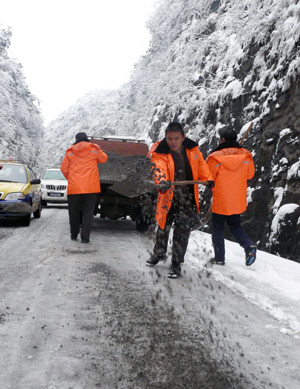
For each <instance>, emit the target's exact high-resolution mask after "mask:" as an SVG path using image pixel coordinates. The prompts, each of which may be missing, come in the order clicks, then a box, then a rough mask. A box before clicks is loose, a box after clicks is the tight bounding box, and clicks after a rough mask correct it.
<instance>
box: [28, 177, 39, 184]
mask: <svg viewBox="0 0 300 389" xmlns="http://www.w3.org/2000/svg"><path fill="white" fill-rule="evenodd" d="M40 183H41V180H40V179H39V178H35V179H34V180H31V181H30V184H31V185H38V184H40Z"/></svg>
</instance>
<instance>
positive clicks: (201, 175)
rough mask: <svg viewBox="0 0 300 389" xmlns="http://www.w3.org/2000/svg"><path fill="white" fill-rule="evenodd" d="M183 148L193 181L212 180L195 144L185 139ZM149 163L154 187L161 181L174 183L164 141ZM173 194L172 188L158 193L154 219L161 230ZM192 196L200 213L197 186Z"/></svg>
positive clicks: (173, 175) (171, 165) (172, 170)
mask: <svg viewBox="0 0 300 389" xmlns="http://www.w3.org/2000/svg"><path fill="white" fill-rule="evenodd" d="M183 146H184V147H185V150H186V154H187V158H188V160H189V164H190V167H191V170H192V174H193V180H201V181H209V180H212V176H211V174H210V172H209V169H208V167H207V164H206V162H205V160H204V159H203V156H202V153H201V152H200V150H199V147H198V145H197V143H195V142H194V141H192V140H191V139H188V138H186V139H185V140H184V142H183ZM151 163H152V164H153V169H152V173H153V179H154V182H155V184H156V185H158V184H159V182H160V181H163V180H169V181H174V177H175V165H174V161H173V158H172V156H171V154H170V151H169V147H168V145H167V142H166V141H165V139H164V140H163V141H161V142H160V143H159V144H158V146H157V148H156V150H155V151H153V152H152V156H151ZM173 194H174V186H172V187H171V188H170V189H169V190H167V191H166V192H165V193H161V191H160V190H159V191H158V199H157V205H156V214H155V219H156V221H157V224H158V225H159V227H160V228H161V229H164V228H165V224H166V219H167V214H168V212H169V210H170V208H171V205H172V200H173ZM194 196H195V201H196V205H197V209H198V212H199V213H200V211H199V187H198V185H194Z"/></svg>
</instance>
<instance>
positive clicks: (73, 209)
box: [68, 193, 97, 240]
mask: <svg viewBox="0 0 300 389" xmlns="http://www.w3.org/2000/svg"><path fill="white" fill-rule="evenodd" d="M96 199H97V193H84V194H71V195H68V209H69V220H70V231H71V235H72V236H74V237H77V235H78V234H79V231H80V225H81V239H83V240H89V239H90V233H91V228H92V223H93V215H94V209H95V204H96Z"/></svg>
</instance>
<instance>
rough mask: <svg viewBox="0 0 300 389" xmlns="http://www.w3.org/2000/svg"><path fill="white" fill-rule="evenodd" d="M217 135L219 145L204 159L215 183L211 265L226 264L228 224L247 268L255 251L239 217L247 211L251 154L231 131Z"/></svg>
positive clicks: (252, 170)
mask: <svg viewBox="0 0 300 389" xmlns="http://www.w3.org/2000/svg"><path fill="white" fill-rule="evenodd" d="M219 135H220V138H221V143H220V145H219V146H218V147H217V148H216V149H215V150H214V151H213V152H212V153H211V154H210V155H209V156H208V158H207V164H208V167H209V170H210V172H211V174H212V177H213V180H214V182H215V187H214V189H213V201H212V242H213V247H214V252H215V258H214V259H213V262H214V263H216V264H219V265H224V264H225V245H224V227H225V222H227V224H228V226H229V228H230V231H231V233H232V234H233V235H234V236H235V238H236V239H237V241H238V243H239V244H240V245H241V246H242V247H243V248H244V250H245V255H246V265H247V266H250V265H252V264H253V263H254V261H255V258H256V247H255V245H254V244H253V241H252V240H251V239H250V238H249V236H248V235H247V233H246V232H245V231H244V229H243V228H242V226H241V217H240V215H241V213H243V212H244V211H245V210H246V209H247V182H248V180H250V179H251V178H252V177H253V176H254V170H255V168H254V163H253V159H252V154H251V153H250V151H248V150H246V149H245V148H243V147H241V146H240V145H239V143H238V142H237V134H236V132H235V131H234V130H233V129H232V128H230V127H225V128H223V129H221V130H220V131H219Z"/></svg>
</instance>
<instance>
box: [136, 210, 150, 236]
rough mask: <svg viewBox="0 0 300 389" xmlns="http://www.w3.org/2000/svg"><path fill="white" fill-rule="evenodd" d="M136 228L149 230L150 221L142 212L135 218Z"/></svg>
mask: <svg viewBox="0 0 300 389" xmlns="http://www.w3.org/2000/svg"><path fill="white" fill-rule="evenodd" d="M135 228H136V230H137V231H139V232H146V231H148V228H149V223H148V220H147V219H146V218H145V216H144V215H143V214H142V213H140V214H139V215H138V216H137V217H136V219H135Z"/></svg>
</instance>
